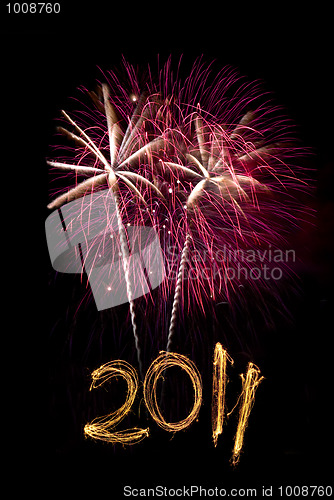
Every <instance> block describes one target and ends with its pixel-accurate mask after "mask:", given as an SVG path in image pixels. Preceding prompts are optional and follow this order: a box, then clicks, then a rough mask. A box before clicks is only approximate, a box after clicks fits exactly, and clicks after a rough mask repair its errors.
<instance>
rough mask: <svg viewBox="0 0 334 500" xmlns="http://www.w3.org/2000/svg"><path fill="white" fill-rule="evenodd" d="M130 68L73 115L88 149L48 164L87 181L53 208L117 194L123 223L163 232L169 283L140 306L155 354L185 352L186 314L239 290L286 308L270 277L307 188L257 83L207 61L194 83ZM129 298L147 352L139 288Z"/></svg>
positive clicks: (285, 130)
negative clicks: (178, 347)
mask: <svg viewBox="0 0 334 500" xmlns="http://www.w3.org/2000/svg"><path fill="white" fill-rule="evenodd" d="M123 67H124V73H125V80H124V76H123V77H120V76H119V75H117V74H116V73H115V72H109V73H107V74H106V75H104V79H105V81H106V84H102V85H101V86H100V87H99V88H100V89H101V90H99V91H98V92H97V93H93V92H88V93H86V94H87V95H88V96H89V97H90V98H91V99H92V100H93V102H94V103H95V108H94V109H91V106H90V105H87V106H86V107H85V108H84V110H83V111H81V112H80V113H76V114H74V116H75V119H72V118H70V117H69V116H68V115H67V114H65V117H66V118H67V121H68V122H69V123H70V124H71V126H72V129H73V132H68V131H67V132H65V134H66V135H68V136H69V137H70V138H71V139H72V140H74V142H75V144H76V145H77V147H75V148H73V149H67V150H66V155H67V156H66V157H65V158H61V159H57V161H50V162H49V164H50V165H51V166H52V167H56V168H58V169H66V171H68V172H72V173H74V174H75V182H76V185H75V186H74V187H73V188H72V189H71V190H70V191H69V192H67V193H64V194H61V195H60V196H59V197H58V198H57V199H56V201H55V202H52V203H51V204H50V208H54V207H57V206H60V205H61V204H62V203H64V202H67V201H69V200H71V199H75V198H77V197H81V196H84V195H85V194H87V193H90V192H92V190H93V191H94V190H96V189H97V188H99V187H101V186H102V187H104V188H105V187H108V188H110V189H114V190H115V189H116V191H117V199H118V202H119V227H125V228H126V225H127V224H128V225H130V224H131V226H136V225H139V226H151V227H153V228H154V229H155V231H156V233H157V234H158V235H159V239H160V245H161V248H162V251H163V254H164V260H165V271H166V277H165V280H164V281H163V283H162V284H161V286H160V287H159V289H157V290H153V291H151V292H150V293H149V294H148V295H147V296H146V297H144V298H143V299H139V302H140V301H143V302H144V306H143V307H144V308H145V310H146V314H145V316H146V319H147V321H146V323H145V325H146V328H147V331H146V332H144V334H143V335H144V337H145V345H146V346H147V345H149V346H151V349H150V351H152V352H150V353H149V357H151V355H152V354H153V355H155V354H156V350H157V349H160V348H165V347H166V345H167V350H171V349H172V348H174V346H175V334H176V330H177V328H178V326H179V325H180V324H181V323H182V320H183V318H184V316H185V314H188V315H189V314H191V315H193V317H194V318H195V317H196V315H199V317H202V318H203V317H205V315H206V314H207V313H209V315H211V314H212V313H213V312H214V309H215V305H216V304H218V303H221V302H226V303H229V304H230V305H231V307H232V308H233V305H234V304H233V300H234V297H235V295H236V294H239V295H240V294H241V295H242V294H244V295H245V297H246V296H247V294H248V293H251V294H252V295H253V296H256V297H257V299H256V302H257V305H258V308H259V309H260V311H261V314H263V315H264V316H268V314H269V311H268V307H267V305H266V302H265V300H264V298H263V297H264V291H265V290H269V291H270V294H271V295H272V296H275V298H276V299H277V300H278V301H279V288H280V286H279V284H280V283H279V279H276V278H279V277H280V276H281V275H279V276H278V274H276V275H274V276H271V275H270V273H271V272H272V268H273V258H272V257H273V255H274V253H275V251H276V252H277V253H276V254H275V255H276V256H277V255H278V252H282V251H283V250H284V249H286V248H288V245H289V235H290V234H291V233H292V232H293V231H295V230H296V229H297V228H298V227H299V225H300V222H301V219H302V214H303V213H305V207H304V206H303V205H302V204H301V202H300V201H299V199H300V194H301V193H304V192H306V191H307V189H308V187H307V179H305V176H304V175H303V171H302V168H301V167H300V166H299V160H300V158H301V157H302V155H303V154H304V151H303V149H302V148H301V147H300V146H299V145H298V143H297V142H296V141H295V139H294V136H293V126H292V123H291V122H290V121H289V120H288V119H287V118H286V117H285V116H284V114H283V112H282V110H281V109H280V108H279V107H278V106H276V105H274V104H273V103H272V100H271V98H270V96H269V94H268V93H264V92H263V91H262V90H261V86H260V84H259V83H258V82H255V83H249V82H247V81H246V79H244V78H242V77H240V76H239V75H238V73H237V72H236V71H235V70H232V69H231V68H225V69H223V70H221V71H218V72H214V71H213V66H212V65H205V64H204V63H202V60H201V59H199V60H198V61H197V62H196V63H195V64H194V65H193V67H192V69H191V71H190V73H189V75H188V76H186V77H185V78H181V77H180V74H181V63H179V64H178V66H177V69H176V71H175V72H173V71H172V64H171V60H168V61H167V63H166V64H165V65H164V66H163V67H162V68H161V69H159V70H158V71H157V77H155V76H154V75H153V73H152V71H151V69H150V68H148V69H147V71H145V72H140V73H139V71H135V69H134V67H133V66H131V65H130V64H128V63H127V62H125V61H124V62H123ZM124 81H125V82H126V83H124ZM107 89H108V91H107ZM69 155H70V160H69V159H68V156H69ZM78 176H90V177H89V178H88V180H87V179H86V180H84V181H82V182H80V183H78V182H77V178H78ZM120 236H121V232H120ZM121 239H122V238H121ZM123 260H124V252H123ZM277 261H278V259H277ZM275 262H276V261H275ZM285 264H287V263H286V262H284V259H282V260H281V265H280V272H282V269H281V268H283V267H284V270H285V271H287V272H288V268H289V266H288V265H285ZM276 267H277V266H275V269H276ZM275 272H276V273H278V271H275ZM289 272H291V271H289ZM268 276H269V279H268ZM270 278H271V279H270ZM240 287H243V288H240ZM249 290H251V292H249ZM128 296H129V302H130V309H131V317H132V323H133V328H134V330H135V331H134V333H135V338H136V345H137V349H139V348H138V343H139V340H138V334H137V331H136V327H135V316H134V304H133V301H132V299H131V290H130V289H129V290H128ZM197 334H198V335H199V336H200V337H201V338H203V336H204V335H205V333H203V332H201V333H199V332H197ZM181 343H182V342H181Z"/></svg>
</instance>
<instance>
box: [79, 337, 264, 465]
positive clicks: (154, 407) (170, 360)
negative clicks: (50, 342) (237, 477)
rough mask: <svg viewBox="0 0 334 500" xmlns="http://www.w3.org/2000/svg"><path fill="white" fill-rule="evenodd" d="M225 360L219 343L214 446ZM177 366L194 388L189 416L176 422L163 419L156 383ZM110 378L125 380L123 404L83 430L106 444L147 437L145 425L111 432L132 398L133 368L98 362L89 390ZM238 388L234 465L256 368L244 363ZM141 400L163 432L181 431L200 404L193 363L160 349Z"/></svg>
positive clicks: (221, 412)
mask: <svg viewBox="0 0 334 500" xmlns="http://www.w3.org/2000/svg"><path fill="white" fill-rule="evenodd" d="M227 361H229V362H231V363H233V361H232V359H231V358H230V356H229V355H228V353H227V351H226V350H225V349H224V348H223V347H222V345H221V344H220V343H217V344H216V346H215V350H214V357H213V382H212V406H211V408H212V411H211V414H212V436H213V441H214V445H215V446H216V445H217V440H218V436H219V435H220V434H221V433H222V430H223V422H224V419H225V417H226V408H225V389H226V382H227V375H226V365H227ZM173 366H178V367H179V368H181V369H182V370H184V371H185V372H186V373H187V374H188V376H189V378H190V380H191V383H192V386H193V389H194V403H193V407H192V410H191V411H190V413H189V415H188V416H187V417H186V418H185V419H183V420H180V421H179V422H173V423H170V422H167V421H166V420H165V419H164V417H163V415H162V413H161V411H160V408H159V405H158V402H157V382H158V380H159V378H161V377H162V376H163V374H164V373H165V371H166V370H167V368H170V367H173ZM113 377H122V378H123V379H124V380H125V381H126V383H127V388H128V390H127V395H126V400H125V403H124V404H123V405H122V406H121V407H120V408H119V409H118V410H116V411H114V412H112V413H110V414H109V415H104V416H102V417H97V418H95V419H94V420H93V421H92V422H90V423H88V424H86V425H85V427H84V433H85V435H86V436H89V437H91V438H93V439H98V440H101V441H106V442H108V443H113V444H114V443H122V444H134V443H138V442H139V441H141V440H143V439H144V438H145V437H147V436H149V428H146V429H142V428H137V427H135V428H132V429H127V430H122V431H115V430H114V429H115V427H116V425H117V424H118V423H119V422H121V420H123V418H124V417H125V415H126V414H127V413H128V412H129V411H130V408H131V406H132V404H133V402H134V399H135V397H136V394H137V391H138V387H139V380H138V374H137V372H136V370H135V369H134V368H133V366H131V365H130V364H129V363H127V362H126V361H122V360H115V361H110V362H109V363H106V364H104V365H102V366H101V367H100V368H98V369H97V370H95V371H94V372H93V373H92V384H91V387H90V389H95V388H97V387H100V386H102V385H103V384H105V383H106V382H107V381H108V380H110V379H111V378H113ZM241 380H242V391H241V394H240V396H239V399H238V401H240V409H239V420H238V426H237V431H236V434H235V439H234V447H233V454H232V463H233V464H234V465H235V464H236V463H237V462H238V461H239V458H240V452H241V449H242V445H243V439H244V433H245V430H246V427H247V424H248V419H249V415H250V412H251V409H252V406H253V404H254V400H255V391H256V389H257V387H258V385H259V384H260V382H261V381H262V380H263V377H261V376H260V370H259V368H258V367H257V366H256V365H254V364H253V363H251V362H250V363H248V367H247V372H246V374H242V375H241ZM143 393H144V401H145V404H146V407H147V409H148V411H149V413H150V415H151V416H152V418H153V419H154V420H155V422H156V423H157V424H158V426H159V427H161V428H162V429H164V430H166V431H167V432H173V433H175V432H178V431H180V430H184V429H186V428H187V427H189V425H190V424H191V423H192V422H193V421H194V420H195V419H196V418H197V416H198V413H199V411H200V408H201V404H202V381H201V376H200V373H199V371H198V369H197V367H196V365H195V364H194V363H193V362H192V361H191V360H189V359H188V358H187V357H186V356H184V355H182V354H177V353H173V352H164V351H161V352H160V354H159V356H158V357H157V358H156V359H155V360H154V361H153V362H152V364H151V365H150V367H149V369H148V370H147V373H146V375H145V379H144V383H143Z"/></svg>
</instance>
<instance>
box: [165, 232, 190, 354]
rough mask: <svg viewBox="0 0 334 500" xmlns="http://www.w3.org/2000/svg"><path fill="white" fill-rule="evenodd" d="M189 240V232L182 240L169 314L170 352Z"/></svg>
mask: <svg viewBox="0 0 334 500" xmlns="http://www.w3.org/2000/svg"><path fill="white" fill-rule="evenodd" d="M190 242H191V236H190V234H189V233H187V236H186V240H185V242H184V246H183V249H182V254H181V259H180V265H179V271H178V275H177V280H176V286H175V292H174V300H173V306H172V314H171V319H170V325H169V331H168V339H167V352H170V351H171V348H172V342H173V336H174V332H175V328H176V324H177V318H178V309H179V302H180V299H181V294H182V285H183V276H184V269H185V266H186V264H187V260H188V253H189V246H190Z"/></svg>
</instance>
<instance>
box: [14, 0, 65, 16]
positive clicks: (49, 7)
mask: <svg viewBox="0 0 334 500" xmlns="http://www.w3.org/2000/svg"><path fill="white" fill-rule="evenodd" d="M6 7H7V9H8V14H59V13H60V3H58V2H56V3H51V2H48V3H43V2H38V3H18V2H15V3H7V5H6Z"/></svg>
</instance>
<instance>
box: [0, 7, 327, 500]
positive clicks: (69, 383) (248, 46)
mask: <svg viewBox="0 0 334 500" xmlns="http://www.w3.org/2000/svg"><path fill="white" fill-rule="evenodd" d="M60 3H61V13H60V14H59V15H56V14H53V15H52V14H50V15H46V14H43V15H40V16H38V15H37V14H35V15H32V14H31V15H23V14H16V15H14V14H11V15H8V14H7V12H5V9H6V7H5V6H4V5H3V6H2V7H1V10H2V27H1V33H2V49H3V50H2V52H3V60H2V70H3V71H2V87H3V91H2V100H3V103H4V106H5V115H6V116H5V117H3V124H4V128H5V131H6V133H8V140H7V139H6V140H5V143H4V144H3V148H2V149H3V151H4V152H5V160H4V161H5V164H4V165H3V168H6V176H7V180H6V181H5V186H6V187H5V188H4V193H6V192H8V190H9V189H10V190H11V195H12V196H9V199H10V200H11V201H10V209H9V210H8V212H6V213H7V218H6V227H7V225H8V231H9V232H10V241H11V243H10V246H11V245H12V244H13V242H15V243H14V245H13V246H14V247H15V248H14V250H13V252H14V255H15V258H14V262H16V268H17V269H18V271H15V274H14V276H15V278H14V280H13V277H12V276H11V275H10V279H9V283H10V285H9V287H8V289H9V290H10V294H9V295H10V301H9V302H10V304H11V311H10V313H9V312H8V311H4V314H5V315H7V314H9V315H10V318H9V320H8V323H7V324H9V325H10V331H9V330H8V327H6V328H5V329H4V330H5V331H6V334H5V335H4V336H5V337H8V340H9V345H10V347H9V346H8V348H7V347H6V350H7V349H8V352H7V353H6V352H4V356H3V357H4V358H5V359H6V358H8V361H9V368H7V370H8V369H9V370H10V374H9V375H8V372H7V374H6V375H4V376H5V377H6V378H7V377H10V384H8V379H7V381H5V384H4V385H6V392H8V397H9V399H8V403H7V406H3V407H2V408H3V409H2V412H3V414H4V417H5V420H6V421H7V426H8V427H10V429H11V430H10V433H9V434H10V435H11V434H13V436H14V438H13V442H12V444H10V446H11V452H12V455H11V456H12V459H11V461H10V467H12V468H13V470H14V472H15V476H16V478H15V479H14V480H13V484H12V488H13V491H15V490H16V489H17V488H20V487H21V486H22V484H24V485H25V488H26V492H27V491H29V492H30V491H31V493H32V494H33V493H37V492H38V493H42V494H43V496H44V497H45V498H49V497H50V496H52V495H53V494H56V493H59V494H62V495H68V496H69V495H70V494H72V495H73V496H74V495H75V498H78V497H79V495H80V496H82V495H84V497H85V494H87V498H88V497H90V498H98V495H99V494H101V493H103V494H104V495H108V498H115V499H121V498H123V486H124V485H125V484H130V485H132V486H133V487H138V488H145V487H151V488H153V487H154V486H156V485H159V484H162V485H164V486H168V487H171V488H176V487H177V486H180V485H192V484H201V485H202V486H207V487H208V488H210V487H211V488H214V487H215V486H220V485H222V486H226V487H227V486H231V487H257V486H259V488H260V486H262V485H269V486H270V485H276V486H279V485H281V484H283V485H284V484H289V485H293V486H294V485H311V484H314V485H327V484H330V482H331V481H330V479H331V476H330V474H329V471H330V469H331V463H330V460H331V459H330V454H328V447H330V443H329V441H330V431H329V430H328V431H327V429H329V426H330V425H331V423H332V416H331V413H332V404H331V402H330V397H331V392H332V391H331V388H330V383H331V380H330V378H331V377H330V367H331V366H332V354H331V353H332V349H331V346H332V342H331V333H332V330H331V329H332V327H331V325H332V316H333V314H332V311H333V302H332V295H333V294H332V282H333V264H332V258H333V255H334V251H333V250H334V247H333V220H334V204H333V202H334V200H333V187H334V186H333V171H334V165H333V159H332V158H333V153H332V134H333V130H332V116H333V106H332V104H333V100H332V90H331V89H330V81H331V78H332V77H331V75H330V66H331V52H332V50H330V44H331V42H330V40H329V38H330V37H329V28H328V26H327V25H326V22H327V18H328V17H329V12H326V11H322V12H320V9H319V11H318V12H315V11H314V10H313V11H311V9H310V11H306V10H305V9H308V7H305V5H304V7H303V10H302V11H297V10H296V11H294V12H290V11H289V9H288V7H287V6H285V7H284V6H283V5H281V4H280V5H279V6H277V7H270V8H269V7H268V8H267V10H262V9H260V7H255V6H253V7H252V6H251V7H249V8H248V9H247V10H244V8H243V7H242V5H241V4H240V5H239V4H233V5H229V6H227V5H225V3H224V4H222V3H221V4H215V6H214V5H213V6H212V7H210V4H206V5H204V4H203V3H202V4H194V5H193V6H191V7H189V6H188V7H187V8H186V9H184V8H183V7H182V6H181V4H179V5H176V6H174V5H173V4H170V3H167V4H166V5H162V4H155V5H153V6H151V7H149V6H148V5H146V4H145V6H144V4H143V5H141V4H138V3H137V4H135V5H134V6H131V5H125V4H124V5H122V4H120V5H117V7H115V5H114V3H113V2H101V1H99V0H98V1H95V2H93V3H91V4H89V3H87V2H82V3H80V2H65V1H63V2H60ZM254 5H255V3H254ZM328 11H329V9H328ZM157 54H159V55H160V58H161V59H162V60H163V59H164V58H166V57H167V56H168V55H169V54H172V56H173V57H175V58H176V59H177V58H178V57H179V56H180V55H181V54H183V57H184V60H185V62H186V64H189V65H190V64H191V62H192V61H193V60H194V59H195V58H196V57H198V56H199V55H201V54H203V56H204V59H206V60H208V61H211V60H212V59H215V60H216V63H217V64H218V65H221V66H225V65H231V66H234V67H235V68H237V69H238V70H239V71H240V73H241V74H243V75H245V76H247V77H248V78H249V79H250V80H252V79H261V80H263V81H264V82H265V85H266V87H267V88H268V89H270V90H271V91H273V92H274V94H275V97H276V100H277V101H278V102H280V103H281V104H282V105H283V106H284V107H285V108H286V109H287V111H288V113H289V115H290V117H291V118H292V119H293V120H294V121H295V123H296V124H297V127H298V133H299V136H300V138H301V140H302V142H303V144H304V145H305V146H307V147H309V148H311V149H312V151H313V155H312V156H311V157H310V159H309V160H308V161H309V163H310V164H311V166H312V168H314V173H313V175H314V181H315V186H316V187H315V194H314V198H313V200H312V204H313V208H314V209H315V210H316V211H317V217H316V220H315V222H314V223H313V225H312V226H309V227H307V228H306V229H305V232H304V233H303V234H301V235H300V236H299V239H298V241H297V244H298V246H299V248H302V249H304V250H305V249H306V250H305V255H306V256H307V257H306V261H305V263H304V265H303V266H302V267H301V270H300V273H301V276H300V278H301V282H300V286H301V289H300V292H299V293H298V294H297V295H293V294H292V296H291V302H290V303H289V309H290V311H291V315H292V321H291V322H288V323H286V322H284V321H283V320H282V319H279V318H278V319H277V323H276V327H275V329H274V331H272V332H270V333H269V334H268V336H266V338H265V339H264V340H263V344H262V347H261V354H260V355H259V357H260V358H259V359H260V361H259V365H260V368H261V371H262V372H263V375H264V376H265V379H266V380H265V381H264V382H263V383H262V385H261V386H260V388H259V389H258V393H257V396H256V399H255V405H254V408H253V410H252V413H251V417H250V425H249V428H248V429H247V431H246V435H245V445H244V453H243V455H242V457H241V461H240V465H239V467H238V468H237V469H236V470H233V469H232V468H231V467H230V465H229V463H228V461H229V458H230V450H231V446H232V440H233V433H234V432H235V425H236V421H235V420H234V421H233V423H231V424H230V427H229V425H228V426H227V427H226V430H225V431H224V433H223V435H222V436H221V437H220V440H219V444H218V447H217V448H216V449H214V447H213V444H212V440H211V436H210V429H211V427H210V426H211V422H210V397H211V395H210V380H206V381H205V382H204V395H205V397H204V402H203V407H202V409H201V412H200V414H199V421H198V422H197V423H195V424H194V425H193V426H192V427H190V428H189V429H188V430H187V431H186V432H184V433H179V435H178V434H176V435H175V437H174V438H173V439H171V438H170V436H169V435H167V433H166V432H164V431H162V430H160V429H159V428H158V427H157V426H156V424H155V423H154V422H153V421H152V419H151V418H150V417H147V415H145V411H144V410H143V406H144V405H143V404H142V405H141V415H140V416H139V417H138V416H137V410H138V405H139V401H137V404H136V405H135V409H134V411H133V414H132V416H131V422H130V425H131V426H136V425H137V426H144V425H145V426H149V427H150V428H151V438H150V439H147V440H145V441H143V442H142V443H140V444H137V445H135V446H133V447H131V448H125V449H122V448H121V447H115V448H113V447H112V446H111V445H107V444H104V445H102V444H99V443H94V442H92V441H90V440H85V439H84V437H83V434H82V425H84V423H85V419H86V417H87V415H92V414H93V413H94V411H98V412H99V410H96V408H94V404H95V403H96V402H95V400H94V398H93V399H92V398H91V397H90V396H89V395H88V388H89V374H90V372H91V371H92V370H93V369H94V368H96V367H97V365H99V364H101V363H100V362H101V359H104V360H105V356H106V354H102V355H101V352H100V351H99V349H98V348H97V347H96V346H97V343H98V341H97V340H96V339H98V338H99V332H98V331H97V330H98V328H100V327H101V325H102V327H103V325H104V327H105V325H108V321H109V322H110V321H111V317H112V316H108V315H107V314H105V315H104V316H103V315H101V317H100V318H99V320H98V321H96V318H94V314H95V313H94V310H93V308H92V310H90V311H88V312H86V313H84V314H83V315H82V316H80V314H79V315H77V316H76V318H75V319H73V318H72V317H71V316H70V315H71V313H72V312H73V307H71V306H69V302H70V301H71V300H74V301H78V300H79V298H78V297H79V294H80V293H81V292H80V290H81V289H80V278H79V277H78V279H77V281H75V280H73V277H70V278H68V277H64V276H61V275H59V276H57V277H56V276H55V273H54V271H53V270H52V267H51V265H50V262H49V258H48V252H47V246H46V240H45V234H44V222H45V219H46V217H47V216H48V213H49V212H48V210H47V209H46V205H47V203H48V201H49V199H48V189H49V187H48V182H49V178H48V172H47V165H46V163H45V158H46V157H47V156H48V155H49V144H50V143H51V142H52V140H53V134H54V127H55V118H58V116H59V113H60V110H61V109H62V108H64V106H65V105H67V104H68V102H69V100H68V98H69V97H70V96H72V95H73V94H75V90H76V88H77V87H79V86H81V85H85V86H86V87H89V86H90V85H91V86H92V85H94V82H95V80H96V78H98V77H99V76H100V73H99V69H98V68H99V67H100V68H103V69H106V70H108V69H109V68H115V67H117V65H118V64H119V63H120V60H121V56H122V55H124V56H125V57H126V58H127V59H128V60H129V61H130V62H132V63H133V64H138V65H141V64H143V65H147V63H153V64H154V63H155V61H156V58H157ZM13 167H14V168H15V170H14V168H13ZM14 172H15V173H14ZM8 180H9V182H8ZM15 200H16V201H15ZM3 213H4V212H3ZM9 214H11V216H10V217H8V215H9ZM4 241H8V239H7V234H6V236H5V238H4ZM11 259H12V257H11ZM12 262H13V260H12ZM18 263H19V264H18ZM5 267H7V266H5ZM6 271H7V270H6ZM16 273H17V274H16ZM23 284H24V286H22V285H23ZM72 286H73V287H74V288H75V289H72ZM18 289H19V290H20V294H21V298H20V301H21V303H19V302H18V301H17V293H18ZM123 313H124V315H126V314H127V312H126V311H125V309H124V310H123V309H122V311H120V315H122V314H123ZM102 316H103V317H102ZM259 326H261V325H259ZM79 333H80V335H79ZM213 339H214V336H213V338H212V339H210V342H209V344H210V345H208V350H210V351H212V350H213ZM89 341H91V344H90V345H89V346H88V343H89ZM261 342H262V340H261ZM6 344H7V342H6V343H5V345H6ZM103 346H104V347H103V348H105V349H106V351H105V352H106V353H107V352H109V351H108V349H110V345H109V344H108V341H107V340H106V341H105V344H103ZM89 349H91V350H89ZM124 349H125V351H126V347H124ZM15 365H16V366H15ZM245 366H246V365H245V362H244V361H243V360H242V359H240V360H239V365H238V367H237V369H236V370H235V371H234V377H235V379H234V381H233V382H232V383H231V386H236V387H237V386H238V383H239V382H238V378H237V377H238V374H239V373H241V372H242V371H243V370H244V369H245ZM239 367H240V369H239ZM13 372H14V374H15V381H13V380H12V378H11V377H12V373H13ZM236 391H237V389H236ZM235 394H237V392H236V393H235ZM103 404H106V401H104V403H103ZM14 415H15V416H14ZM12 418H13V425H12V424H11V422H10V419H12ZM327 432H328V437H327ZM326 455H329V458H328V460H327V459H326ZM20 483H22V484H20ZM259 491H260V490H259ZM259 495H260V493H259Z"/></svg>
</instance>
